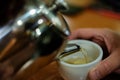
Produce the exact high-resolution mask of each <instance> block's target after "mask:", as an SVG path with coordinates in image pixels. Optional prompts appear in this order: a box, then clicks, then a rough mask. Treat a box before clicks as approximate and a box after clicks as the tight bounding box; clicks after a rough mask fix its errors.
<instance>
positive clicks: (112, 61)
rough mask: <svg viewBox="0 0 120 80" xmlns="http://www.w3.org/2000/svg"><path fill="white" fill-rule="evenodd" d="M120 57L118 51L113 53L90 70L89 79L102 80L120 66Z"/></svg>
mask: <svg viewBox="0 0 120 80" xmlns="http://www.w3.org/2000/svg"><path fill="white" fill-rule="evenodd" d="M119 59H120V58H119V57H118V55H117V53H116V52H115V53H113V54H112V55H110V56H109V57H108V58H106V59H105V60H103V61H102V62H100V63H99V64H98V65H97V66H96V67H95V68H93V69H92V70H91V71H90V72H89V75H88V76H89V79H90V80H100V79H102V78H103V77H105V76H106V75H108V74H110V73H111V72H113V71H114V70H116V69H117V68H118V67H119V66H120V63H119Z"/></svg>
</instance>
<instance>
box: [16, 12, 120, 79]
mask: <svg viewBox="0 0 120 80" xmlns="http://www.w3.org/2000/svg"><path fill="white" fill-rule="evenodd" d="M64 18H65V20H66V21H67V23H68V25H69V27H70V29H71V31H73V30H76V29H78V28H88V27H90V28H110V29H113V30H115V31H120V20H117V19H113V18H110V17H106V16H102V15H100V14H98V13H96V12H91V11H85V12H84V13H79V14H76V15H69V16H64ZM39 63H40V61H39V60H36V62H35V63H34V64H33V65H32V66H30V68H29V69H28V70H27V71H25V72H23V73H22V74H19V75H17V76H16V79H15V80H63V78H62V77H61V76H60V74H59V72H58V67H57V64H56V62H52V63H50V64H49V65H47V66H46V67H44V68H42V69H40V68H39ZM104 80H120V77H119V75H118V74H115V73H112V74H110V75H109V76H106V79H104Z"/></svg>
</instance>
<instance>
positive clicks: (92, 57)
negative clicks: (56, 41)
mask: <svg viewBox="0 0 120 80" xmlns="http://www.w3.org/2000/svg"><path fill="white" fill-rule="evenodd" d="M68 43H76V44H77V45H79V46H80V47H81V49H84V50H83V51H84V54H83V51H81V50H80V51H77V52H75V53H73V54H70V55H67V56H65V57H63V58H61V59H60V63H61V64H64V65H69V66H87V65H90V64H94V63H95V62H97V61H100V60H101V58H102V55H103V54H102V53H103V52H102V49H101V47H100V46H99V45H98V44H96V43H94V42H91V41H87V40H71V41H69V42H68ZM85 61H87V62H85Z"/></svg>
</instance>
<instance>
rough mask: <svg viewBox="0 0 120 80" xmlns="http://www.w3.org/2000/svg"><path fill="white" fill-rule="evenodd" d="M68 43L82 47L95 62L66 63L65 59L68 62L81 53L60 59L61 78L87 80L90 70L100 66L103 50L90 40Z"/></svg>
mask: <svg viewBox="0 0 120 80" xmlns="http://www.w3.org/2000/svg"><path fill="white" fill-rule="evenodd" d="M68 43H75V44H77V45H80V47H81V48H83V49H85V51H86V52H87V53H88V54H87V56H89V57H90V58H91V59H93V60H92V61H91V62H89V63H85V64H70V63H67V62H65V61H64V60H65V59H66V60H67V59H70V58H73V57H75V56H76V55H78V53H79V52H76V53H73V54H71V55H69V56H66V57H64V58H60V59H59V60H58V67H59V72H60V74H61V76H62V77H63V78H64V79H65V80H87V76H88V72H89V70H90V69H91V68H93V67H94V66H95V65H96V64H98V63H99V62H100V61H101V59H102V56H103V51H102V48H101V47H100V46H99V45H98V44H96V43H94V42H91V41H88V40H70V41H68ZM81 56H83V55H81Z"/></svg>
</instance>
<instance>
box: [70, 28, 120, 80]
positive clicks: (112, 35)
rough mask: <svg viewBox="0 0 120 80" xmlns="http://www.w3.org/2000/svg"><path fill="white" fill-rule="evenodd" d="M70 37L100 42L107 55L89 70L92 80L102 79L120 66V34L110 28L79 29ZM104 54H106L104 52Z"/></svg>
mask: <svg viewBox="0 0 120 80" xmlns="http://www.w3.org/2000/svg"><path fill="white" fill-rule="evenodd" d="M69 39H88V40H91V41H94V42H96V43H98V44H99V45H100V46H101V47H102V48H103V50H104V52H106V51H107V52H108V53H107V55H108V56H107V57H106V58H105V59H104V60H103V61H101V62H100V63H99V64H98V65H97V66H96V67H94V68H93V69H92V70H91V71H90V72H89V78H90V80H100V79H101V78H103V77H105V76H106V75H108V74H110V73H111V72H114V71H116V70H119V68H120V62H119V61H120V34H119V33H117V32H114V31H112V30H109V29H90V28H89V29H78V30H77V31H74V32H72V34H71V36H70V37H69ZM104 55H106V54H105V53H104Z"/></svg>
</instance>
